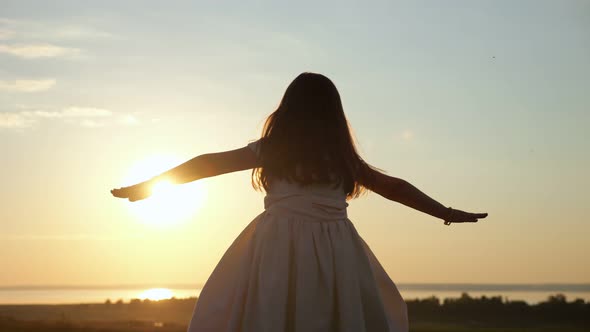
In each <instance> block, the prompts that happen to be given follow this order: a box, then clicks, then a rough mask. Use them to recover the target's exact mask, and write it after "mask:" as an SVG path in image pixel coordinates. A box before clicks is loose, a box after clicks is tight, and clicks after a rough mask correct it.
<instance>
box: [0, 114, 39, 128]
mask: <svg viewBox="0 0 590 332" xmlns="http://www.w3.org/2000/svg"><path fill="white" fill-rule="evenodd" d="M34 122H35V121H34V120H33V119H30V118H27V117H26V116H23V115H22V114H21V113H17V112H0V129H2V128H7V129H23V128H30V127H32V126H33V125H34Z"/></svg>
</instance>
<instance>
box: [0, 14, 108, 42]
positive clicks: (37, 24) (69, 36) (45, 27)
mask: <svg viewBox="0 0 590 332" xmlns="http://www.w3.org/2000/svg"><path fill="white" fill-rule="evenodd" d="M2 32H5V33H2ZM106 38H109V39H112V38H118V37H117V36H116V35H113V34H111V33H109V32H106V31H102V30H99V29H97V28H95V27H92V26H90V25H89V24H88V23H84V25H80V24H72V23H67V22H66V23H61V22H60V23H57V22H43V21H33V20H15V19H9V18H1V17H0V39H34V40H53V41H63V40H84V41H87V40H89V39H106Z"/></svg>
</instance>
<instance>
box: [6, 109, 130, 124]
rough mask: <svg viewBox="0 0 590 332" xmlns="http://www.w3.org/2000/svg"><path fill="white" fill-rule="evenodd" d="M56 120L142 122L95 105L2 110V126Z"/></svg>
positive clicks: (109, 122) (95, 122)
mask: <svg viewBox="0 0 590 332" xmlns="http://www.w3.org/2000/svg"><path fill="white" fill-rule="evenodd" d="M47 120H49V121H51V120H53V121H55V120H59V121H61V122H64V123H67V124H73V125H79V126H81V127H85V128H100V127H106V126H112V125H122V126H134V125H138V124H139V123H140V121H139V119H138V118H137V116H135V115H133V114H117V115H116V114H115V113H113V112H112V111H110V110H107V109H103V108H94V107H66V108H63V109H61V110H57V111H48V110H24V111H18V112H0V128H5V129H22V128H31V127H34V126H35V125H37V124H38V123H40V122H41V121H47Z"/></svg>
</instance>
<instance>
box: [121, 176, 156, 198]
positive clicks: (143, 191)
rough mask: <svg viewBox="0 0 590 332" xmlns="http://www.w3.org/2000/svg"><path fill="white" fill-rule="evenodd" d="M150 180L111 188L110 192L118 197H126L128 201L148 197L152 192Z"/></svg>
mask: <svg viewBox="0 0 590 332" xmlns="http://www.w3.org/2000/svg"><path fill="white" fill-rule="evenodd" d="M151 187H152V181H149V180H148V181H145V182H141V183H138V184H134V185H132V186H129V187H122V188H119V189H112V190H111V194H113V196H115V197H119V198H128V199H129V201H130V202H135V201H139V200H142V199H146V198H148V197H150V195H151V194H152V192H151V191H152V188H151Z"/></svg>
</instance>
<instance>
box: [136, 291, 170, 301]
mask: <svg viewBox="0 0 590 332" xmlns="http://www.w3.org/2000/svg"><path fill="white" fill-rule="evenodd" d="M173 296H174V292H172V291H171V290H170V289H168V288H150V289H148V290H145V291H143V292H142V293H141V294H139V295H138V298H139V299H141V300H145V299H148V300H152V301H159V300H164V299H170V298H172V297H173Z"/></svg>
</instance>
